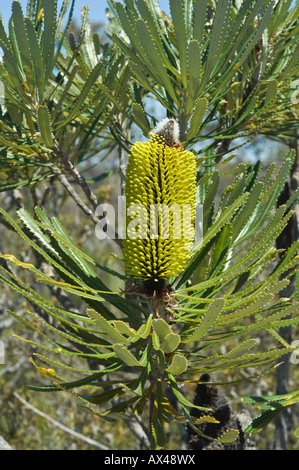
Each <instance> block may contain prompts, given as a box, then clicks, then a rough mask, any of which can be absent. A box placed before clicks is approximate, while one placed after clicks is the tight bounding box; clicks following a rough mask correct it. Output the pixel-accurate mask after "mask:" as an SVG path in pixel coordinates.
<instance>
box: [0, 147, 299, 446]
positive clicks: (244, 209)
mask: <svg viewBox="0 0 299 470" xmlns="http://www.w3.org/2000/svg"><path fill="white" fill-rule="evenodd" d="M291 163H292V155H289V156H288V157H287V158H286V159H285V161H284V162H283V163H282V165H281V168H280V169H279V170H278V171H277V174H276V177H275V178H273V179H272V182H269V180H268V175H267V173H266V174H265V176H264V177H259V172H256V171H255V168H254V165H240V167H239V168H238V169H237V170H236V177H235V180H234V183H233V184H232V186H231V187H229V188H227V189H225V191H224V194H223V195H222V197H221V201H220V204H219V207H218V208H217V209H216V208H215V210H214V216H213V217H212V219H211V223H210V226H209V227H208V228H207V231H206V234H205V235H204V237H203V239H202V241H201V242H200V243H199V246H195V247H194V255H193V257H191V259H190V263H189V265H188V266H187V267H186V270H185V272H184V273H183V274H182V275H181V276H180V277H179V278H177V279H176V280H175V281H174V285H175V284H177V287H176V288H175V289H174V291H173V293H171V295H170V299H169V300H168V301H165V300H159V299H157V305H156V307H157V310H156V309H155V307H154V312H155V311H158V312H159V317H156V316H153V315H149V313H148V303H149V299H148V298H146V297H144V295H142V294H139V295H138V294H136V296H137V298H136V299H135V300H132V299H127V298H126V297H125V296H124V295H121V294H118V293H115V292H111V291H109V289H108V287H107V286H106V285H104V283H103V282H102V281H101V275H100V273H97V272H96V271H95V270H94V269H95V261H94V260H92V259H91V258H90V257H88V256H86V255H85V254H84V253H83V252H82V251H81V250H79V249H78V248H77V247H76V245H75V243H74V242H73V241H72V240H71V239H70V238H69V236H68V235H67V234H66V233H65V231H64V230H63V228H62V226H61V224H60V222H59V221H58V220H57V219H55V218H53V219H51V220H49V219H48V218H47V217H46V215H45V213H44V212H43V211H42V210H41V209H39V208H36V220H35V219H34V218H33V217H32V216H31V215H30V214H29V213H28V212H27V211H25V210H24V209H22V210H19V211H18V214H19V217H20V219H21V221H22V222H23V223H24V224H25V227H26V228H27V229H28V230H29V231H30V232H31V234H32V235H31V236H30V237H29V236H28V235H27V234H26V233H25V231H24V229H22V228H21V227H20V226H19V225H18V224H16V222H14V220H13V219H11V217H10V216H9V215H8V214H7V213H5V211H4V210H3V209H1V213H2V214H3V216H4V217H5V218H6V220H7V222H8V223H9V224H11V225H12V227H13V228H14V229H15V230H16V231H17V232H18V233H19V235H20V236H21V237H22V238H23V239H24V240H25V241H26V242H27V243H28V244H29V245H30V246H31V247H32V248H33V249H34V250H36V251H38V253H39V254H40V255H42V256H43V257H44V259H45V260H46V261H47V262H48V263H49V264H50V265H52V266H53V267H54V268H55V270H56V272H57V273H58V275H59V278H60V279H57V280H56V279H54V278H51V277H49V276H48V275H46V274H45V273H43V272H41V271H40V270H38V269H37V268H35V267H34V266H33V265H32V264H25V263H22V262H20V261H18V260H17V259H16V258H15V257H14V256H13V255H10V254H7V255H2V258H4V259H5V260H6V261H7V262H9V263H12V264H14V265H16V266H20V267H21V268H23V269H28V270H30V271H32V272H33V274H34V276H35V277H36V279H37V280H38V281H39V282H42V283H44V284H51V285H55V286H57V287H59V288H60V289H63V290H64V291H65V292H66V293H71V294H73V295H75V296H77V297H78V298H80V299H81V301H83V302H85V304H86V313H85V314H81V315H80V314H77V313H75V312H72V311H68V310H66V309H62V308H60V307H57V306H56V305H54V304H53V303H52V302H50V301H46V300H45V299H44V298H43V297H42V296H40V295H39V294H38V292H37V291H35V290H34V289H32V288H30V287H29V286H26V285H24V284H23V283H22V282H21V281H20V280H18V279H17V278H16V277H15V276H14V275H13V274H12V271H7V270H4V269H2V271H3V273H2V274H1V281H2V282H3V283H5V284H7V285H9V286H10V287H11V288H12V289H14V290H16V291H17V292H18V293H20V294H22V295H23V296H25V297H26V298H27V299H28V300H29V301H30V303H31V304H35V305H37V306H38V307H40V308H42V310H43V311H44V312H46V313H48V314H50V315H51V317H53V319H55V324H54V325H49V324H48V323H47V322H46V321H45V320H42V319H39V318H38V316H37V315H36V314H35V313H34V311H29V312H28V314H29V315H30V316H31V317H32V321H30V320H27V319H26V318H25V317H18V315H17V314H16V313H14V312H11V314H12V315H13V316H15V317H16V318H19V320H20V321H21V322H22V323H23V324H24V325H26V326H27V327H30V328H33V329H34V331H36V333H38V334H40V335H41V336H42V337H43V338H45V339H46V340H47V341H48V342H49V346H45V345H44V346H42V347H43V349H44V350H45V354H44V355H42V354H39V353H36V354H35V356H36V357H37V359H38V360H39V362H41V363H44V364H46V365H47V366H50V368H48V367H44V366H39V365H37V364H36V363H35V362H34V364H35V365H36V367H37V369H38V371H39V372H40V373H42V374H43V375H46V376H49V377H50V378H51V379H52V385H49V386H45V387H39V386H35V385H30V386H29V387H30V388H31V389H33V390H39V391H55V390H56V391H58V390H68V391H70V392H71V393H75V394H76V396H78V397H79V398H81V399H82V400H83V401H84V402H85V403H86V404H90V405H98V406H100V405H104V404H108V403H109V402H110V400H112V399H113V398H116V397H117V398H118V401H117V404H116V405H112V406H110V408H108V409H107V410H106V411H105V412H103V411H99V412H98V413H99V415H100V416H102V417H104V418H105V419H118V418H119V417H120V416H124V417H132V416H133V415H134V414H138V415H139V414H142V412H143V410H144V406H145V404H146V402H147V401H148V400H149V396H150V395H151V396H154V397H156V398H155V400H156V401H155V402H157V403H158V405H157V408H155V410H154V411H153V417H152V426H153V434H152V437H153V439H154V441H155V446H158V447H161V446H162V444H161V439H162V427H163V426H162V424H163V422H171V421H173V420H179V421H180V422H182V420H183V421H185V422H188V423H189V424H190V425H191V426H192V427H193V428H194V429H197V428H196V426H195V421H196V420H195V418H193V417H192V416H190V414H189V412H187V408H188V406H189V405H190V402H189V401H188V400H187V398H186V397H185V396H184V395H182V393H181V392H179V384H180V383H181V382H184V381H185V380H187V381H191V382H192V381H194V382H198V379H196V377H197V376H198V375H200V374H202V373H204V372H217V371H222V370H225V369H230V368H234V369H235V370H237V369H243V368H248V367H254V366H259V367H261V366H264V367H266V368H265V372H266V371H267V365H268V364H269V365H270V366H271V363H273V361H274V362H275V361H276V360H277V359H278V358H279V357H281V356H282V355H284V354H286V353H288V352H291V351H293V350H294V348H292V347H291V346H290V345H286V344H285V342H283V341H281V343H282V344H280V341H279V340H280V337H279V335H278V333H277V329H278V328H279V327H282V326H285V325H288V324H297V323H298V322H299V317H298V305H299V304H298V302H296V301H294V302H292V301H291V300H290V299H285V298H282V299H279V298H277V294H278V293H279V292H280V291H281V290H282V289H283V288H284V287H285V286H286V285H287V284H288V282H289V278H290V276H291V275H292V273H293V272H294V270H295V269H297V267H298V262H299V261H298V257H296V256H295V257H294V254H295V252H296V246H293V247H291V248H290V249H289V250H288V251H287V252H286V253H285V254H284V256H283V257H281V258H280V257H279V256H278V255H279V252H278V250H276V249H275V248H274V247H273V241H274V240H275V238H276V237H277V236H278V235H279V233H280V232H281V231H282V229H283V228H284V226H285V224H286V223H287V221H288V220H289V218H290V216H291V214H292V212H291V210H290V209H291V208H289V207H285V206H281V207H280V208H279V210H278V211H276V212H275V213H274V214H272V212H271V211H272V209H273V207H274V206H275V203H276V200H277V197H278V195H279V193H280V187H281V185H282V184H283V181H282V175H283V174H284V178H286V177H287V171H285V173H284V168H286V167H287V166H288V165H290V164H291ZM253 179H254V180H255V181H254V184H253ZM249 187H250V192H248V188H249ZM261 188H262V189H263V191H262V192H261ZM236 194H238V199H235V198H234V197H232V195H236ZM253 195H254V196H255V197H254V196H253ZM236 201H237V204H236ZM205 209H207V208H205ZM219 220H221V224H219ZM257 221H259V224H258V223H257ZM253 225H254V227H255V229H254V230H253V228H252V227H253ZM227 227H228V229H226V228H227ZM241 233H242V237H241V236H240V234H241ZM201 266H206V269H205V271H201V269H200V267H201ZM265 269H267V275H266V276H265V277H263V278H262V280H260V276H261V274H262V272H263V271H264V270H265ZM282 276H283V279H282ZM187 279H188V280H189V279H192V285H191V286H188V285H186V284H185V281H186V280H187ZM128 281H129V278H128ZM132 307H134V309H137V310H138V311H139V314H138V316H136V314H134V313H133V309H132ZM290 314H292V318H290V317H289V316H290ZM37 320H38V322H39V324H40V325H41V326H40V327H37V326H35V325H36V321H37ZM47 330H48V332H47ZM260 332H267V333H268V334H270V335H273V337H274V338H275V340H277V338H278V343H277V346H275V347H273V348H272V349H270V350H263V348H262V347H261V345H258V342H257V341H256V340H255V339H253V338H254V337H256V338H257V337H258V334H259V333H260ZM53 335H54V336H53ZM256 335H257V336H256ZM55 337H56V338H59V337H60V338H61V340H57V339H55ZM27 342H28V340H27ZM29 343H30V344H32V345H33V346H35V347H39V344H38V342H36V341H31V340H30V341H29ZM223 344H228V349H227V352H226V353H221V352H220V349H219V345H223ZM278 346H279V347H278ZM69 355H71V356H75V357H78V358H82V359H89V360H91V359H92V360H93V363H95V364H98V365H101V370H98V371H96V370H89V369H86V368H84V367H83V368H73V367H68V366H66V365H65V364H64V360H63V357H64V356H69ZM53 356H54V359H53ZM55 357H56V358H55ZM125 370H126V371H128V372H130V376H129V378H127V379H122V380H121V382H120V383H118V380H117V378H115V379H113V378H112V376H113V374H116V376H115V377H117V373H118V372H119V371H125ZM78 373H79V374H80V375H81V378H79V379H76V378H74V377H72V375H73V374H78ZM65 374H67V375H69V374H70V377H67V375H65ZM107 374H109V377H110V379H109V383H111V389H110V390H109V391H106V388H105V387H107V385H108V383H107V381H106V380H104V377H105V376H106V375H107ZM82 375H83V377H82ZM152 376H154V377H155V381H154V383H153V382H152V381H151V380H150V378H151V377H152ZM239 380H242V379H241V376H240V378H239ZM82 387H83V388H84V387H87V392H88V393H86V392H85V393H83V392H81V391H80V389H81V388H82ZM166 387H170V388H171V389H172V391H173V393H174V394H175V396H176V398H177V399H178V401H179V402H180V405H181V407H182V409H183V410H184V415H182V416H181V415H180V414H179V413H178V412H175V413H174V410H173V409H172V406H171V404H170V403H169V401H168V399H167V395H166ZM146 397H147V398H146ZM158 397H160V398H158ZM155 406H156V405H155ZM205 411H206V415H207V417H209V410H208V409H207V410H205ZM207 419H208V418H207ZM232 434H233V433H232Z"/></svg>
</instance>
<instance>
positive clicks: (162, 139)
mask: <svg viewBox="0 0 299 470" xmlns="http://www.w3.org/2000/svg"><path fill="white" fill-rule="evenodd" d="M137 201H138V204H139V205H140V204H141V205H142V206H143V208H144V209H143V210H142V217H141V216H140V211H139V210H137V207H134V205H135V204H137ZM195 204H196V157H195V155H194V154H193V153H192V152H190V151H187V150H184V149H183V147H182V145H181V144H180V143H179V141H178V128H177V124H176V123H175V122H174V121H173V120H169V119H167V120H164V121H162V123H161V125H160V126H158V127H157V128H156V129H155V130H154V131H153V132H152V133H151V134H150V140H149V142H137V143H136V144H134V145H133V146H132V148H131V151H130V155H129V163H128V168H127V177H126V211H127V217H126V218H127V233H126V238H125V240H124V242H123V250H124V260H125V266H126V271H127V274H129V275H131V276H133V277H135V278H141V279H142V280H143V281H144V286H145V288H146V289H147V290H148V292H149V293H153V292H154V291H155V290H156V291H158V290H159V289H161V288H162V287H163V286H164V284H165V280H166V279H167V278H169V277H172V276H175V275H177V274H179V273H180V272H182V271H183V269H184V267H185V265H186V262H187V259H188V256H189V252H190V248H191V246H192V242H193V239H194V224H195ZM186 213H187V214H188V217H186V216H185V215H186ZM145 215H146V217H145ZM140 225H142V227H140Z"/></svg>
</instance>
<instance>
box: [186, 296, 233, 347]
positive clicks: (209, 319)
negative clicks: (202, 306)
mask: <svg viewBox="0 0 299 470" xmlns="http://www.w3.org/2000/svg"><path fill="white" fill-rule="evenodd" d="M224 303H225V301H224V299H216V300H214V302H213V303H212V304H211V305H209V307H208V309H207V312H206V314H205V316H204V318H203V320H202V321H201V323H200V325H199V326H198V327H197V328H196V330H195V331H194V333H192V334H191V336H189V337H188V338H186V339H182V342H183V343H193V342H195V341H199V340H200V339H201V338H202V337H203V336H204V335H205V334H206V333H207V332H208V330H209V329H210V328H212V326H213V325H214V323H215V322H216V320H217V318H218V317H219V315H220V313H221V311H222V309H223V306H224Z"/></svg>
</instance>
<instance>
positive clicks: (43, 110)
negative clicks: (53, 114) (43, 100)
mask: <svg viewBox="0 0 299 470" xmlns="http://www.w3.org/2000/svg"><path fill="white" fill-rule="evenodd" d="M38 126H39V130H40V133H41V136H42V139H43V142H44V144H45V146H46V147H48V148H49V149H51V148H53V147H54V141H53V136H52V131H51V121H50V113H49V110H48V108H47V107H46V106H39V108H38Z"/></svg>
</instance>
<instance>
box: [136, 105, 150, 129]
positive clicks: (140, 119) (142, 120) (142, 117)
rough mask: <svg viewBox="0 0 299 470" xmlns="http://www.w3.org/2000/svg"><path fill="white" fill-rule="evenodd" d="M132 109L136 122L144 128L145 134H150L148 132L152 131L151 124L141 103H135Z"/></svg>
mask: <svg viewBox="0 0 299 470" xmlns="http://www.w3.org/2000/svg"><path fill="white" fill-rule="evenodd" d="M132 109H133V114H134V120H135V122H136V124H137V125H138V126H139V127H140V128H141V129H142V131H143V133H144V135H145V136H148V133H149V132H150V125H149V122H148V119H147V117H146V114H145V112H144V109H143V107H142V106H141V104H139V103H133V105H132Z"/></svg>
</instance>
